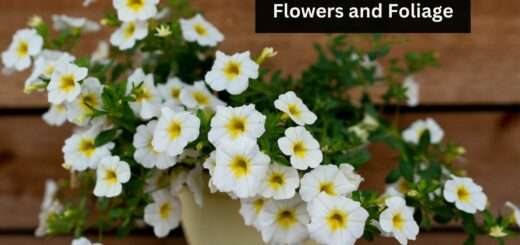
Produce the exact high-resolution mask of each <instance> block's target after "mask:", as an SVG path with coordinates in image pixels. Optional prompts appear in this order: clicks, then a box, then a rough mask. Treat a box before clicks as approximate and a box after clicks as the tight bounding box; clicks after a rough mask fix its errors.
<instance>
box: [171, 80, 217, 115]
mask: <svg viewBox="0 0 520 245" xmlns="http://www.w3.org/2000/svg"><path fill="white" fill-rule="evenodd" d="M180 100H181V103H182V104H183V105H184V106H186V107H188V108H189V109H206V108H210V109H213V110H215V108H216V107H217V106H218V105H224V103H223V102H222V101H220V100H219V99H218V98H217V97H215V96H213V95H212V94H211V93H210V92H209V90H208V88H207V87H206V85H205V84H204V82H203V81H198V82H195V83H193V86H186V87H185V88H184V89H183V90H182V91H181V94H180Z"/></svg>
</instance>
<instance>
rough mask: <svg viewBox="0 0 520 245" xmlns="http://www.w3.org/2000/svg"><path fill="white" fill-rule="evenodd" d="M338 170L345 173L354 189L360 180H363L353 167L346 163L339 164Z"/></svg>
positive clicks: (357, 186)
mask: <svg viewBox="0 0 520 245" xmlns="http://www.w3.org/2000/svg"><path fill="white" fill-rule="evenodd" d="M339 171H341V172H342V173H343V175H345V177H346V178H347V180H348V181H349V182H350V183H351V184H352V185H353V186H354V189H355V190H357V189H358V188H359V185H360V184H361V182H363V181H364V180H365V179H364V178H363V177H361V175H359V174H357V173H356V172H355V170H354V167H352V165H350V164H348V163H342V164H340V166H339Z"/></svg>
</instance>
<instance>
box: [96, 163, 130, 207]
mask: <svg viewBox="0 0 520 245" xmlns="http://www.w3.org/2000/svg"><path fill="white" fill-rule="evenodd" d="M129 180H130V166H128V163H126V162H124V161H121V159H119V157H118V156H106V157H103V158H102V159H101V160H100V161H99V164H98V168H97V170H96V186H95V187H94V195H95V196H97V197H115V196H118V195H119V194H121V192H122V191H123V185H122V184H124V183H126V182H128V181H129Z"/></svg>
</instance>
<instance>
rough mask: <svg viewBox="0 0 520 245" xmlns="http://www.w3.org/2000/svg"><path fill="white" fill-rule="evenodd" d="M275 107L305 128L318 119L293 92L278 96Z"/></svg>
mask: <svg viewBox="0 0 520 245" xmlns="http://www.w3.org/2000/svg"><path fill="white" fill-rule="evenodd" d="M274 107H275V108H276V109H278V110H280V111H282V112H284V113H285V114H286V115H288V116H289V117H290V118H291V119H292V120H293V121H294V122H295V123H296V124H298V125H300V126H304V125H306V124H313V123H314V122H315V121H316V119H318V117H316V114H314V113H313V112H312V111H310V110H309V108H307V106H306V105H305V104H304V103H303V101H302V100H301V99H300V98H298V96H296V94H295V93H294V92H293V91H289V92H287V93H285V94H282V95H280V96H278V99H276V100H275V101H274Z"/></svg>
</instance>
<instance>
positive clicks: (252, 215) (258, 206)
mask: <svg viewBox="0 0 520 245" xmlns="http://www.w3.org/2000/svg"><path fill="white" fill-rule="evenodd" d="M266 202H267V199H265V198H262V197H253V198H244V199H240V210H239V213H240V215H242V217H243V218H244V223H245V224H246V225H251V226H254V227H255V228H256V229H258V230H260V228H261V227H260V223H259V220H258V216H259V215H260V213H261V212H262V210H263V209H264V207H265V203H266Z"/></svg>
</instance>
